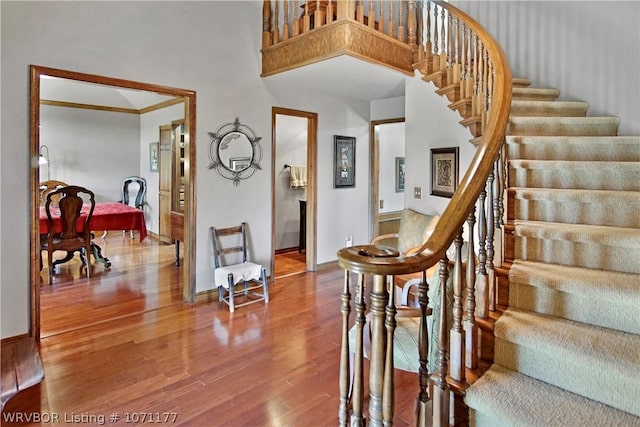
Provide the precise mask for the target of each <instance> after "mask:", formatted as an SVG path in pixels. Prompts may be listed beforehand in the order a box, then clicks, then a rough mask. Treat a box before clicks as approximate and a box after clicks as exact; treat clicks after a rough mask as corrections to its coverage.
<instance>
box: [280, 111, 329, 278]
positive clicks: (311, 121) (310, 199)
mask: <svg viewBox="0 0 640 427" xmlns="http://www.w3.org/2000/svg"><path fill="white" fill-rule="evenodd" d="M278 114H280V115H284V116H294V117H302V118H305V119H307V218H306V221H307V236H306V242H307V243H306V260H307V271H316V269H317V259H316V257H317V255H316V250H317V244H316V239H317V219H318V215H317V210H318V208H317V200H318V196H317V189H316V187H317V184H316V183H317V178H318V175H317V169H318V168H317V163H318V113H311V112H308V111H301V110H292V109H290V108H281V107H273V108H272V112H271V276H272V277H274V274H275V259H276V256H275V254H276V186H275V183H276V164H275V162H276V155H275V154H276V116H277V115H278Z"/></svg>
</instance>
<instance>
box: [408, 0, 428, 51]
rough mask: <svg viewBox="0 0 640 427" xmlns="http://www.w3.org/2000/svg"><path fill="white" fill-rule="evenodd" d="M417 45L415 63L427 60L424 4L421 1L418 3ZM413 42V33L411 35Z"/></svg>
mask: <svg viewBox="0 0 640 427" xmlns="http://www.w3.org/2000/svg"><path fill="white" fill-rule="evenodd" d="M415 15H416V45H417V48H418V52H417V56H415V55H414V57H415V58H416V59H415V62H421V61H423V60H424V58H425V53H424V2H423V1H422V0H419V1H418V2H417V3H416V14H415ZM409 40H411V33H409Z"/></svg>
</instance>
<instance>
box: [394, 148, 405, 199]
mask: <svg viewBox="0 0 640 427" xmlns="http://www.w3.org/2000/svg"><path fill="white" fill-rule="evenodd" d="M402 191H404V157H396V193H400V192H402Z"/></svg>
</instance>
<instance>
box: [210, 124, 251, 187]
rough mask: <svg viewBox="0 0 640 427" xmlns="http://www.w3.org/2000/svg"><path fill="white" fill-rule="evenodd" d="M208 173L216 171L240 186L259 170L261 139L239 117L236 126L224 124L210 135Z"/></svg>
mask: <svg viewBox="0 0 640 427" xmlns="http://www.w3.org/2000/svg"><path fill="white" fill-rule="evenodd" d="M209 136H210V137H211V142H210V143H209V160H210V163H209V166H208V168H209V169H216V170H217V171H218V173H219V174H220V175H221V176H222V177H223V178H226V179H230V180H232V181H233V184H234V185H238V184H239V183H240V181H241V180H243V179H247V178H249V177H250V176H251V175H253V174H254V173H255V171H256V170H257V169H260V160H261V159H262V150H261V148H260V144H258V141H260V139H262V138H261V137H259V136H256V134H255V133H254V132H253V130H251V128H250V127H249V126H247V125H243V124H241V123H240V120H239V119H238V118H237V117H236V120H235V121H234V122H233V123H225V124H223V125H222V126H220V127H219V128H218V129H216V131H215V132H209Z"/></svg>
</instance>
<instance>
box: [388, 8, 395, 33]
mask: <svg viewBox="0 0 640 427" xmlns="http://www.w3.org/2000/svg"><path fill="white" fill-rule="evenodd" d="M393 2H394V0H390V1H389V33H388V34H389V37H394V32H395V28H394V24H395V23H394V21H393Z"/></svg>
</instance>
